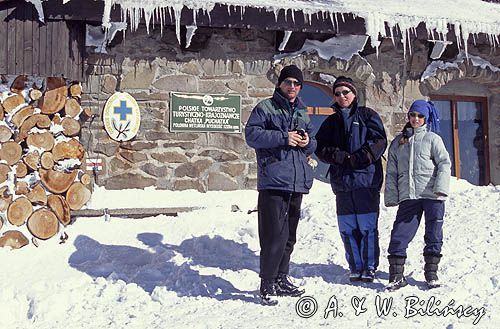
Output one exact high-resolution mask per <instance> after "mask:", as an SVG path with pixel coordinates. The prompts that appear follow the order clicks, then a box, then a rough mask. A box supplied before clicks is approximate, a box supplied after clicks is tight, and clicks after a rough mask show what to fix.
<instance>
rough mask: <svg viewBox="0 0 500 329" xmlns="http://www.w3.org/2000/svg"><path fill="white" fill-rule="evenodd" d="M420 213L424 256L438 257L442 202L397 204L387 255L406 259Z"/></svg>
mask: <svg viewBox="0 0 500 329" xmlns="http://www.w3.org/2000/svg"><path fill="white" fill-rule="evenodd" d="M422 213H424V214H425V233H424V242H425V246H424V251H423V253H424V255H430V254H432V255H439V254H441V248H442V246H443V217H444V201H442V200H431V199H418V200H406V201H403V202H401V203H400V204H399V208H398V212H397V214H396V220H395V221H394V226H393V227H392V232H391V242H390V243H389V249H388V252H389V255H395V256H404V257H406V249H407V248H408V244H409V243H410V242H411V240H413V238H414V237H415V234H416V233H417V229H418V226H419V224H420V219H421V218H422Z"/></svg>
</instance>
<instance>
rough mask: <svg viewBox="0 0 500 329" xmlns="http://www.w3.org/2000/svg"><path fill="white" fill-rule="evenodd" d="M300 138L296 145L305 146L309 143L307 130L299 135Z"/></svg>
mask: <svg viewBox="0 0 500 329" xmlns="http://www.w3.org/2000/svg"><path fill="white" fill-rule="evenodd" d="M300 137H301V139H300V141H299V143H298V144H297V146H299V147H306V146H307V144H309V134H308V133H307V132H305V133H304V136H300Z"/></svg>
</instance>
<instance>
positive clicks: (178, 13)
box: [174, 6, 182, 44]
mask: <svg viewBox="0 0 500 329" xmlns="http://www.w3.org/2000/svg"><path fill="white" fill-rule="evenodd" d="M181 10H182V7H180V8H179V7H178V6H177V7H175V8H174V16H175V35H176V36H177V41H178V42H179V44H180V43H181Z"/></svg>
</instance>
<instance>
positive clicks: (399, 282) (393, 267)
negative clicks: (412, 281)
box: [386, 255, 408, 291]
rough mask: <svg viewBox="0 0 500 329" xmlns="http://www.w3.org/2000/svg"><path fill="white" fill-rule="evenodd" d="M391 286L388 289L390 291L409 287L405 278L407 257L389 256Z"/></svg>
mask: <svg viewBox="0 0 500 329" xmlns="http://www.w3.org/2000/svg"><path fill="white" fill-rule="evenodd" d="M387 258H388V259H389V284H388V285H387V287H386V289H387V290H389V291H394V290H398V289H399V288H403V287H404V286H406V285H408V282H406V278H405V276H404V270H405V261H406V257H405V256H395V255H389V257H387Z"/></svg>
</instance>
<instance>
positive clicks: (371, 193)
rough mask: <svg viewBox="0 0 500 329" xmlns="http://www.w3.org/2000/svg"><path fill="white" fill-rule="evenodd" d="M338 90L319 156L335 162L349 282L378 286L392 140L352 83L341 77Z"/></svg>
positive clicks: (321, 136) (320, 136) (321, 133)
mask: <svg viewBox="0 0 500 329" xmlns="http://www.w3.org/2000/svg"><path fill="white" fill-rule="evenodd" d="M333 92H334V101H335V103H334V105H333V110H334V113H333V114H332V115H330V116H329V117H328V118H326V119H325V121H324V122H323V124H322V125H321V127H320V129H319V131H318V133H317V134H316V138H317V141H318V148H317V149H316V155H317V156H318V158H319V159H320V160H321V161H323V162H326V163H328V164H330V169H329V172H328V174H329V176H330V183H331V186H332V190H333V193H335V195H336V204H337V220H338V225H339V230H340V235H341V238H342V241H343V243H344V247H345V252H346V258H347V262H348V264H349V269H350V271H351V274H350V276H349V279H350V280H351V281H360V280H362V281H365V282H372V281H373V280H374V278H375V271H376V269H377V266H378V263H379V255H380V248H379V243H378V215H379V203H380V188H381V187H382V181H383V172H382V161H381V157H382V154H383V153H384V151H385V149H386V147H387V137H386V134H385V130H384V126H383V124H382V120H381V119H380V116H379V115H378V114H377V112H375V111H374V110H372V109H370V108H367V107H364V106H358V103H357V97H356V94H357V90H356V87H355V86H354V82H353V81H352V79H350V78H346V77H343V76H341V77H338V79H337V80H335V83H334V84H333Z"/></svg>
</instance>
